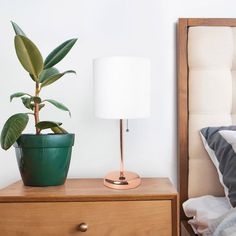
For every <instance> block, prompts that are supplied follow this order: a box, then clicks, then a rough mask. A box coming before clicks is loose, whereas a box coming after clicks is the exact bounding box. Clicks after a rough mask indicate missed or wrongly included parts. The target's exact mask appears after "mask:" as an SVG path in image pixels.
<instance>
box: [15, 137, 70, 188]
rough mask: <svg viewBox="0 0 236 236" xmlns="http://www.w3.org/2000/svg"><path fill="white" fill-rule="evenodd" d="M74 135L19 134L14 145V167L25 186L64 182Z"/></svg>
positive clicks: (51, 184) (52, 184)
mask: <svg viewBox="0 0 236 236" xmlns="http://www.w3.org/2000/svg"><path fill="white" fill-rule="evenodd" d="M73 145H74V134H40V135H35V134H23V135H21V136H20V137H19V139H18V140H17V141H16V143H15V144H14V147H15V151H16V157H17V162H18V167H19V170H20V173H21V177H22V180H23V182H24V184H25V185H26V186H34V187H43V186H56V185H62V184H64V183H65V180H66V177H67V173H68V170H69V165H70V159H71V151H72V146H73Z"/></svg>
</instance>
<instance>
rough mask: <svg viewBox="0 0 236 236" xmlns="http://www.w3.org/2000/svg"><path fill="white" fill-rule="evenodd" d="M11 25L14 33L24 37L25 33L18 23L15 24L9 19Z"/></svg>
mask: <svg viewBox="0 0 236 236" xmlns="http://www.w3.org/2000/svg"><path fill="white" fill-rule="evenodd" d="M11 24H12V27H13V29H14V31H15V33H16V35H23V36H25V37H26V35H25V33H24V32H23V30H22V29H21V28H20V26H19V25H17V24H16V23H15V22H13V21H11Z"/></svg>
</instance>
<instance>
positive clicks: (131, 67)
mask: <svg viewBox="0 0 236 236" xmlns="http://www.w3.org/2000/svg"><path fill="white" fill-rule="evenodd" d="M93 68H94V71H93V72H94V109H95V116H97V117H100V118H105V119H135V118H145V117H148V116H149V115H150V61H149V59H147V58H141V57H103V58H98V59H95V60H94V63H93Z"/></svg>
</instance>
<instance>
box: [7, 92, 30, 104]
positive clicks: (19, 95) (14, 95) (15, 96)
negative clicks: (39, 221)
mask: <svg viewBox="0 0 236 236" xmlns="http://www.w3.org/2000/svg"><path fill="white" fill-rule="evenodd" d="M25 95H27V96H29V97H31V95H30V94H28V93H22V92H18V93H13V94H12V95H11V96H10V102H11V101H12V99H13V98H19V97H22V96H25Z"/></svg>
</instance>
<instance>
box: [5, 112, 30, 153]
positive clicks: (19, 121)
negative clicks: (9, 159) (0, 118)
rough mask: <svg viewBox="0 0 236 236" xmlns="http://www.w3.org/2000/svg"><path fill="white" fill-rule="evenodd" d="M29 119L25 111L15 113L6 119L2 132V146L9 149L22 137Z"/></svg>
mask: <svg viewBox="0 0 236 236" xmlns="http://www.w3.org/2000/svg"><path fill="white" fill-rule="evenodd" d="M28 121H29V117H28V115H27V114H25V113H18V114H15V115H13V116H11V117H10V118H9V119H8V120H7V121H6V123H5V125H4V127H3V129H2V133H1V146H2V148H3V149H4V150H7V149H9V148H10V147H11V146H12V145H13V143H15V141H16V140H17V139H18V138H19V137H20V135H21V133H22V132H23V130H24V129H25V127H26V125H27V123H28Z"/></svg>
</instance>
